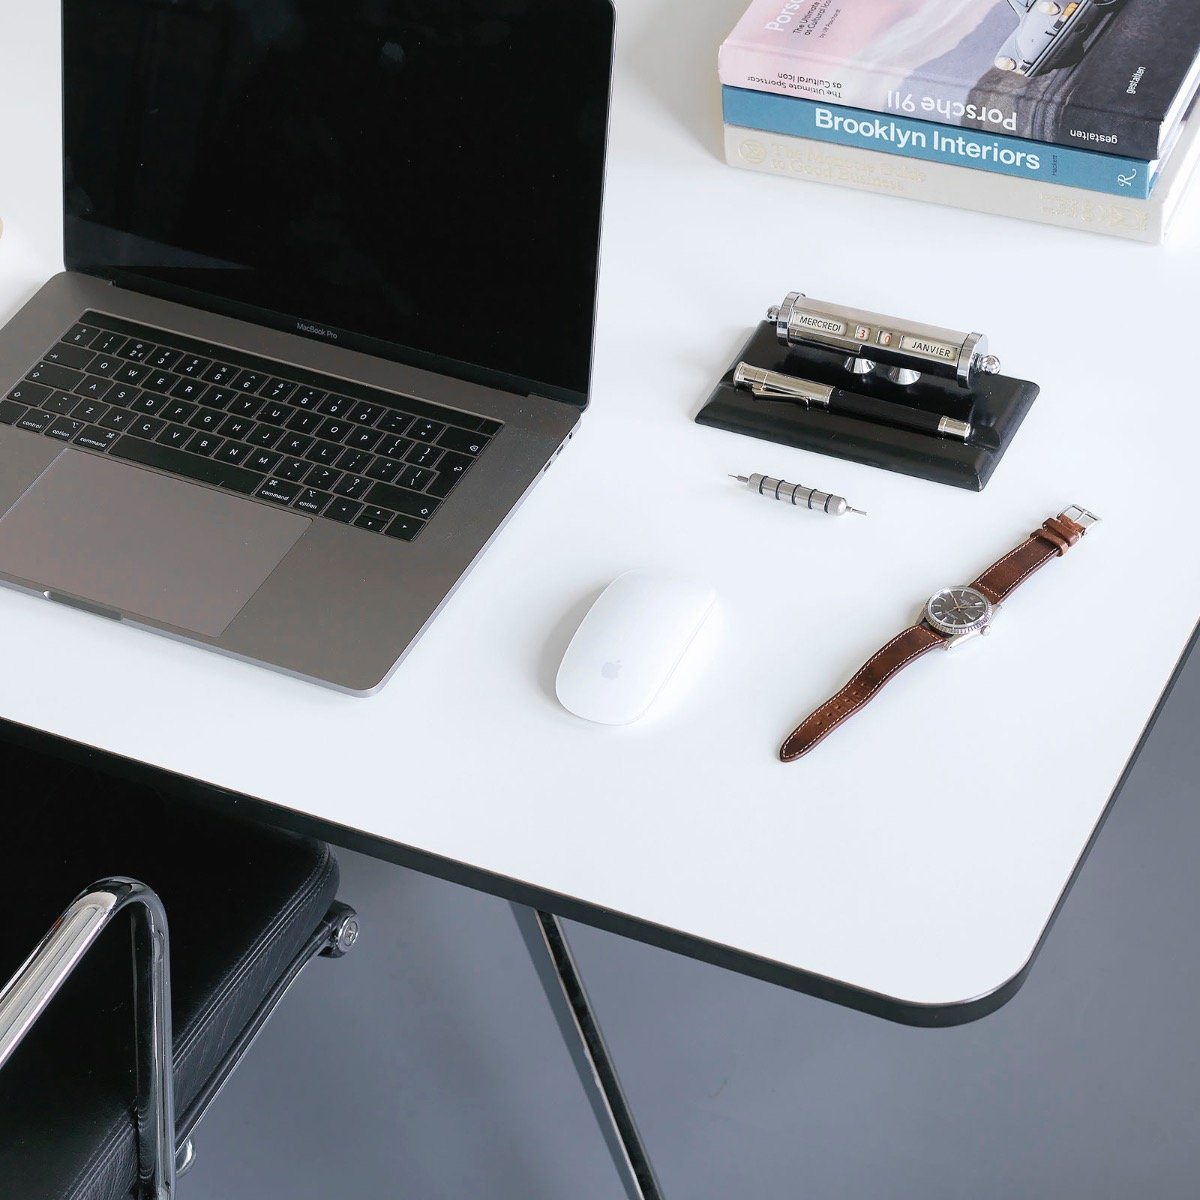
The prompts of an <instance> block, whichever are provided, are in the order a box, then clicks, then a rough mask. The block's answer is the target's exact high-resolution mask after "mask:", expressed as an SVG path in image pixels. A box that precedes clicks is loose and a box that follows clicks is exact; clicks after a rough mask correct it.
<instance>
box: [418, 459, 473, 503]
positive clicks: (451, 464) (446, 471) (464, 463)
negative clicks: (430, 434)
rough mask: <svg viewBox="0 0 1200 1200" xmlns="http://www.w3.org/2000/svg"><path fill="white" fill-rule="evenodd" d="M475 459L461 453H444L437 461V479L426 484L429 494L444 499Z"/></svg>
mask: <svg viewBox="0 0 1200 1200" xmlns="http://www.w3.org/2000/svg"><path fill="white" fill-rule="evenodd" d="M474 461H475V460H474V459H473V458H464V457H463V455H461V454H446V455H443V456H442V461H441V462H440V463H438V470H437V479H435V480H434V482H433V483H431V484H428V485H427V490H428V492H429V493H430V495H433V496H438V497H440V498H442V499H444V498H445V497H446V496H448V495H449V494H450V489H451V488H452V487H453V486H454V485H455V484H456V483H457V482H458V481H459V480H460V479H461V478H462V477H463V473H464V472H465V471H466V469H467V468H468V467H469V466H470V465H471V463H473V462H474Z"/></svg>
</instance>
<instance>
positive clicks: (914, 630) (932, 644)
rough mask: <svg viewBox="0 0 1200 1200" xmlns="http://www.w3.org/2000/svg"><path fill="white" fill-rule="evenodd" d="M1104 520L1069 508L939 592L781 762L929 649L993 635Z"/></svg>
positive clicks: (796, 736) (817, 715)
mask: <svg viewBox="0 0 1200 1200" xmlns="http://www.w3.org/2000/svg"><path fill="white" fill-rule="evenodd" d="M1099 519H1100V518H1099V517H1097V516H1096V515H1095V514H1094V513H1090V512H1088V510H1087V509H1086V508H1079V507H1078V506H1073V507H1071V508H1068V509H1067V510H1066V511H1065V512H1062V513H1060V514H1059V515H1058V516H1057V517H1051V518H1050V519H1049V520H1048V521H1044V522H1043V523H1042V527H1041V528H1040V529H1038V530H1035V531H1034V532H1033V533H1032V534H1031V535H1030V536H1029V539H1028V540H1027V541H1025V542H1023V543H1022V544H1021V545H1020V546H1018V547H1017V548H1016V549H1015V550H1013V551H1012V552H1011V553H1010V554H1006V555H1005V556H1004V557H1003V558H1002V559H1000V560H999V562H996V563H993V564H992V565H991V566H990V567H988V569H987V570H986V571H984V573H983V574H982V575H980V576H979V578H978V579H976V580H975V582H974V583H970V584H967V585H966V587H951V588H944V589H943V590H942V591H940V592H937V593H935V594H934V595H933V596H931V597H930V598H929V601H928V602H927V603H926V605H925V607H924V608H923V609H922V610H921V616H920V619H919V620H918V621H917V623H916V624H915V625H913V626H911V627H910V628H908V629H906V630H905V631H904V632H903V633H902V634H900V635H899V636H898V637H895V638H893V639H892V640H891V641H890V642H888V644H887V645H886V646H884V648H883V649H882V650H880V651H879V653H878V654H876V655H875V657H874V658H872V659H871V660H870V661H869V662H868V663H867V664H866V665H865V666H864V667H863V668H862V670H861V671H859V672H858V674H857V675H855V676H854V678H853V679H852V680H850V682H849V683H848V684H847V685H846V686H845V687H844V688H842V690H841V691H840V692H838V694H837V695H836V696H834V697H833V698H832V699H831V700H827V701H826V702H825V703H824V704H822V705H821V707H820V708H818V709H817V710H816V712H814V713H813V714H812V715H811V716H810V717H808V718H807V720H805V721H804V722H803V723H802V724H801V725H800V726H799V727H798V728H797V729H796V730H795V732H794V733H793V734H792V735H791V737H789V738H788V740H787V741H786V742H784V743H783V747H782V749H780V751H779V757H780V758H781V759H782V760H783V761H784V762H795V760H796V759H798V758H803V757H804V755H806V754H807V753H808V752H809V751H810V750H812V749H813V747H814V746H817V745H818V744H820V743H821V742H823V741H824V740H825V739H826V738H827V737H828V736H829V735H830V734H831V733H832V732H833V731H834V730H835V729H836V728H837V727H838V726H839V725H841V724H842V723H843V722H844V721H847V720H849V718H850V717H852V716H853V715H854V714H855V713H856V712H858V710H859V709H860V708H862V707H863V705H864V704H867V703H868V702H869V701H871V700H873V699H874V698H875V696H876V695H877V694H878V692H879V690H880V688H882V687H883V685H884V684H885V683H887V681H888V680H889V679H891V678H892V676H893V675H895V674H896V672H897V671H899V670H901V668H903V667H906V666H908V664H909V663H910V662H915V661H916V660H917V659H918V658H920V657H921V656H922V655H924V654H928V653H929V651H930V650H939V649H940V650H949V649H950V648H951V647H953V646H958V645H961V644H962V643H963V642H965V641H967V640H969V639H970V638H973V637H979V636H981V635H983V634H987V633H989V632H991V627H992V621H993V619H994V618H995V616H996V613H997V611H998V610H999V608H1000V605H1001V604H1002V603H1003V602H1004V601H1005V600H1007V599H1008V597H1009V596H1010V595H1011V594H1012V593H1013V592H1014V591H1016V589H1017V588H1018V587H1019V586H1020V585H1021V584H1022V583H1024V582H1025V580H1026V579H1028V578H1029V577H1030V575H1032V574H1033V573H1034V572H1035V571H1037V570H1038V569H1040V568H1041V567H1044V566H1045V565H1046V563H1048V562H1049V561H1050V560H1051V559H1052V558H1061V557H1062V556H1063V555H1064V554H1066V552H1067V551H1068V550H1070V549H1071V547H1072V546H1074V545H1075V544H1076V543H1077V542H1078V541H1079V540H1080V539H1081V538H1083V536H1084V535H1085V534H1086V533H1087V531H1088V530H1089V529H1090V528H1091V527H1092V526H1093V525H1095V524H1096V522H1097V521H1099Z"/></svg>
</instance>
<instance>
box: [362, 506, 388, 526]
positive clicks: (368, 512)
mask: <svg viewBox="0 0 1200 1200" xmlns="http://www.w3.org/2000/svg"><path fill="white" fill-rule="evenodd" d="M361 515H362V516H364V517H370V518H371V519H372V520H375V521H382V522H383V523H384V524H385V525H386V524H387V523H388V521H390V520H391V519H392V518H393V517H394V516H395V515H396V514H395V513H394V512H388V510H387V509H386V508H380V507H379V506H378V505H376V504H364V505H363V510H362V514H361Z"/></svg>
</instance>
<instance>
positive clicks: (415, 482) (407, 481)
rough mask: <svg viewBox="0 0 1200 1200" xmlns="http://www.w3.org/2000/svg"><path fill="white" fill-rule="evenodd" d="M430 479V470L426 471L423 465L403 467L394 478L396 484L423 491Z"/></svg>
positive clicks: (431, 477) (431, 478) (431, 475)
mask: <svg viewBox="0 0 1200 1200" xmlns="http://www.w3.org/2000/svg"><path fill="white" fill-rule="evenodd" d="M432 481H433V472H432V471H427V470H426V469H425V468H424V467H405V468H404V470H403V471H402V472H401V474H400V476H399V478H398V479H397V480H396V486H397V487H402V488H409V489H410V490H412V491H414V492H423V491H424V490H425V488H426V487H427V486H428V485H429V484H430V483H431V482H432Z"/></svg>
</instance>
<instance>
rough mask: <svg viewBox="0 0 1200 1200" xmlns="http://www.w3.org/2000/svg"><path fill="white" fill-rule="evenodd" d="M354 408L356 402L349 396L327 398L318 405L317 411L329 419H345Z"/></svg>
mask: <svg viewBox="0 0 1200 1200" xmlns="http://www.w3.org/2000/svg"><path fill="white" fill-rule="evenodd" d="M353 407H354V401H353V400H351V399H350V397H349V396H326V397H325V399H324V400H322V401H321V403H320V404H318V405H317V410H318V412H323V413H324V414H325V415H326V416H327V417H345V416H347V415H348V414H349V412H350V410H351V409H352V408H353Z"/></svg>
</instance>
